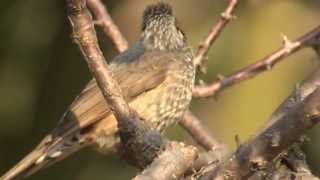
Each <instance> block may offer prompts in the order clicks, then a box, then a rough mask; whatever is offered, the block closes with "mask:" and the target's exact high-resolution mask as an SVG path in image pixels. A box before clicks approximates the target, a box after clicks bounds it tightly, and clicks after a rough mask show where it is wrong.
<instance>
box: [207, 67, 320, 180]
mask: <svg viewBox="0 0 320 180" xmlns="http://www.w3.org/2000/svg"><path fill="white" fill-rule="evenodd" d="M319 84H320V69H318V70H317V71H316V72H314V73H312V75H311V76H309V77H308V78H307V79H306V80H305V81H303V82H302V83H301V86H300V87H298V89H295V90H294V92H293V93H292V94H291V96H289V97H288V98H287V99H286V100H285V101H284V102H283V103H282V104H281V105H280V106H279V107H278V109H277V110H276V111H275V112H274V113H273V115H272V116H271V118H270V120H269V122H268V123H267V124H266V126H265V128H263V129H262V130H260V131H259V132H257V134H256V135H254V136H252V138H250V139H249V140H248V141H247V142H246V143H244V144H242V145H241V146H240V147H239V148H238V149H237V151H236V152H235V154H234V155H233V156H231V158H230V159H229V160H228V161H226V162H225V163H223V164H221V165H220V166H218V168H217V169H215V170H211V171H210V172H209V173H206V174H205V175H204V176H203V177H204V178H207V177H210V178H213V179H215V178H217V179H219V178H221V177H230V178H231V179H241V178H248V177H249V176H250V175H251V174H252V173H254V172H255V171H257V170H261V169H263V168H265V166H266V165H267V164H268V163H269V162H272V160H273V159H274V158H275V157H277V156H278V155H279V154H280V153H281V152H283V151H284V150H286V149H287V148H288V147H289V146H290V145H292V143H294V142H295V141H297V139H298V138H299V137H300V136H301V135H303V134H304V133H305V132H306V131H307V130H308V129H310V128H312V127H313V126H314V125H315V124H317V123H318V122H319V121H320V109H319V106H320V89H319Z"/></svg>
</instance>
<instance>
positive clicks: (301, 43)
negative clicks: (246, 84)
mask: <svg viewBox="0 0 320 180" xmlns="http://www.w3.org/2000/svg"><path fill="white" fill-rule="evenodd" d="M319 36H320V26H318V27H316V28H314V29H313V30H311V31H310V32H308V33H306V34H305V35H303V36H301V37H300V38H298V39H297V40H295V41H294V42H290V41H288V39H287V38H286V37H285V36H284V43H283V44H284V45H283V47H282V48H279V49H278V50H276V51H275V52H273V53H271V54H270V55H267V56H266V57H264V58H262V59H261V60H259V61H257V62H256V63H254V64H251V65H249V66H247V67H245V68H242V69H240V70H238V71H236V72H234V73H232V74H230V75H228V76H226V77H223V78H221V79H219V80H216V81H214V82H213V83H211V84H209V85H205V86H196V87H195V88H194V90H193V95H194V96H195V97H208V96H212V95H214V94H216V93H217V92H218V91H221V90H222V89H224V88H226V87H229V86H232V85H234V84H237V83H239V82H241V81H243V80H247V79H249V78H252V77H254V76H256V75H257V74H259V73H261V72H263V71H266V70H269V69H271V68H272V67H273V66H274V65H275V64H276V63H278V62H280V61H281V60H283V59H284V58H285V57H288V56H289V55H291V54H293V53H295V52H297V51H298V50H300V49H301V48H303V47H307V46H308V45H310V44H311V43H312V42H314V41H315V39H317V38H318V37H319Z"/></svg>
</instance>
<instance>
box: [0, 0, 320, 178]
mask: <svg viewBox="0 0 320 180" xmlns="http://www.w3.org/2000/svg"><path fill="white" fill-rule="evenodd" d="M104 2H105V3H106V4H107V7H108V9H109V11H110V13H111V15H112V16H113V18H114V20H115V22H116V23H117V24H118V25H119V27H120V29H121V31H122V32H123V33H124V35H125V36H126V37H127V38H128V40H129V42H130V43H132V42H134V40H135V39H137V37H138V35H139V30H140V24H141V15H142V12H143V9H144V7H145V6H146V5H148V4H150V3H152V2H155V1H151V0H149V1H147V0H108V1H106V0H105V1H104ZM169 2H170V3H171V4H172V6H173V8H174V12H175V14H176V16H177V17H178V19H179V21H180V24H181V25H182V28H183V29H184V30H185V32H186V35H187V36H188V40H189V43H190V44H191V45H192V46H193V47H194V49H195V50H196V48H197V46H198V44H199V42H200V40H202V39H203V37H204V36H206V34H207V32H208V30H209V28H210V27H211V25H212V24H213V23H214V22H215V21H216V20H217V18H218V17H219V14H220V13H221V12H222V11H223V9H224V8H225V6H226V3H227V1H225V0H201V1H194V0H176V1H169ZM64 6H65V4H64V1H61V0H60V1H52V0H32V1H31V0H24V1H14V0H10V1H9V0H2V1H1V6H0V22H1V23H0V40H1V43H0V174H3V173H4V172H5V171H6V170H8V169H9V168H10V167H12V166H13V165H14V164H15V163H17V162H18V161H19V160H20V159H21V158H22V157H23V156H24V155H26V154H27V153H28V152H30V151H31V150H32V149H33V148H34V147H35V146H36V145H37V144H38V143H39V141H40V140H41V139H42V138H43V137H44V135H45V134H46V133H48V132H49V131H50V130H51V129H53V127H54V126H55V124H56V123H57V121H58V120H59V118H60V116H61V115H62V114H63V112H64V110H65V109H66V108H67V107H68V105H69V104H70V103H71V102H72V100H73V99H74V97H76V95H77V93H79V92H80V90H81V89H82V88H83V87H84V85H85V84H86V82H87V81H88V80H89V79H90V74H89V72H88V69H87V66H86V64H85V61H84V60H83V58H82V56H81V54H80V51H79V49H78V47H77V46H76V45H75V44H74V43H73V42H72V40H71V38H70V32H71V29H70V26H69V22H68V20H67V18H66V17H67V16H66V9H65V7H64ZM319 9H320V2H319V1H318V0H305V1H301V0H281V1H279V0H247V1H241V0H240V6H239V7H238V9H237V10H236V14H237V17H238V18H237V20H236V21H233V22H232V23H231V24H230V25H228V27H227V28H226V29H225V31H224V32H223V34H222V36H221V37H220V38H219V39H218V41H217V42H216V43H215V44H214V45H213V47H212V48H211V51H210V53H209V58H208V62H207V65H208V74H207V75H204V76H202V77H203V79H204V80H206V81H210V80H213V79H215V77H216V74H218V73H219V74H229V73H231V72H233V71H234V70H237V69H239V68H241V67H243V66H245V65H248V64H250V63H253V62H255V61H256V60H258V59H259V58H261V57H263V56H265V55H266V54H268V53H270V52H272V51H273V50H275V49H276V48H277V47H279V46H281V36H280V35H281V34H282V33H283V34H285V35H287V36H288V37H289V38H290V39H292V40H293V39H295V38H296V37H298V36H299V35H302V34H303V33H305V32H307V31H308V30H310V29H312V28H313V27H315V26H317V25H318V24H319V23H320V21H319V19H320V10H319ZM98 32H99V39H100V44H101V47H102V48H103V51H104V54H105V56H106V58H107V59H108V60H111V59H112V58H113V57H114V56H115V55H116V54H117V52H116V50H115V48H114V47H112V44H111V43H110V40H109V39H108V38H107V37H106V36H105V35H104V34H103V33H102V32H101V30H100V29H99V28H98ZM318 60H319V58H318V57H317V56H316V55H315V53H314V52H313V51H312V50H309V49H306V50H302V51H300V52H298V53H296V54H294V55H293V56H291V57H289V58H287V59H286V61H285V62H282V63H281V64H279V65H277V66H276V67H275V68H274V69H272V70H270V71H268V72H266V73H263V74H261V75H259V76H258V77H256V78H254V79H252V80H249V81H246V82H243V83H241V84H239V85H236V86H234V87H231V88H229V89H227V90H225V91H223V92H222V93H220V94H219V96H218V100H214V98H209V99H201V100H200V99H195V100H193V103H192V107H191V109H192V111H193V112H194V113H195V114H196V115H197V116H198V117H199V118H200V119H202V120H203V123H205V124H206V125H207V126H208V127H209V128H210V129H211V130H212V132H213V133H214V134H215V135H216V136H217V137H218V138H219V139H220V140H222V141H224V142H226V143H228V144H229V145H230V146H232V147H235V141H234V136H235V135H236V134H238V135H239V136H240V138H241V140H243V141H244V140H246V139H247V138H248V137H249V136H250V135H252V134H253V133H254V132H255V131H256V130H257V129H259V127H261V126H262V125H263V123H264V122H265V120H267V118H268V117H269V116H270V115H271V113H272V112H273V111H274V109H275V108H276V107H277V106H278V105H279V104H280V103H281V102H282V101H283V100H284V99H285V97H287V96H288V95H289V93H291V91H292V90H293V88H294V87H295V85H296V83H297V82H299V81H300V80H302V79H303V78H304V77H305V76H306V75H307V74H308V73H309V72H311V71H312V70H313V69H315V68H317V66H318V64H319V62H318ZM167 136H168V137H170V138H172V139H175V140H180V141H184V142H187V143H189V144H191V143H194V142H193V141H192V139H191V138H190V137H189V136H188V134H186V133H185V132H184V131H183V130H182V129H181V128H180V127H178V126H176V127H173V128H171V129H170V130H169V132H168V133H167ZM319 136H320V127H316V128H314V129H313V130H312V131H310V132H309V133H308V137H309V138H310V141H309V142H307V143H306V144H305V150H306V152H307V158H308V161H309V163H310V165H311V166H312V169H313V171H314V173H316V174H317V175H318V176H319V175H320V168H319V167H320V155H319V153H318V152H320V143H319V142H320V141H319V140H318V139H317V138H319ZM135 173H136V169H135V168H132V167H130V166H129V165H127V164H126V162H124V161H123V160H121V159H120V158H119V157H118V156H117V155H115V154H108V155H101V154H98V153H97V152H95V151H94V150H93V149H90V148H87V149H85V150H82V151H80V152H78V153H76V154H75V155H73V156H71V157H69V158H67V159H66V160H64V161H63V162H60V163H58V164H56V165H54V166H52V167H50V168H48V169H46V170H43V171H40V172H39V173H37V174H35V175H34V176H32V177H31V178H30V179H35V180H40V179H42V180H43V179H46V180H49V179H56V178H58V179H77V180H86V179H95V180H99V179H106V178H107V179H128V178H129V177H132V176H133V175H134V174H135Z"/></svg>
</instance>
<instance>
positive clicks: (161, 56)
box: [0, 1, 195, 180]
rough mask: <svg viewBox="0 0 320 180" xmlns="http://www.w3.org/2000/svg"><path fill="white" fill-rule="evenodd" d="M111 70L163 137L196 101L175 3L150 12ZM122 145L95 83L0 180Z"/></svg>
mask: <svg viewBox="0 0 320 180" xmlns="http://www.w3.org/2000/svg"><path fill="white" fill-rule="evenodd" d="M109 69H110V70H111V72H112V74H113V78H114V79H115V80H116V81H117V82H118V83H119V85H120V88H121V90H122V93H123V96H124V99H125V100H126V101H127V102H128V103H129V106H130V107H131V108H132V109H134V110H135V111H136V112H137V113H138V115H139V116H140V117H141V118H142V119H143V120H144V121H145V122H146V123H147V124H148V125H149V126H150V127H151V128H152V129H154V130H157V131H159V132H161V133H163V132H164V131H165V130H166V129H167V128H168V127H170V126H172V125H174V124H176V123H177V122H178V121H179V119H181V118H182V116H183V114H184V113H185V112H186V110H187V109H188V106H189V104H190V101H191V99H192V88H193V85H194V81H195V80H194V79H195V65H194V63H193V52H192V48H191V47H190V46H189V45H188V43H187V38H186V36H185V33H184V32H183V31H182V30H181V28H180V26H179V24H178V21H177V19H176V17H175V16H174V14H173V10H172V7H171V6H170V4H168V3H165V2H162V1H160V2H157V3H154V4H151V5H149V6H147V7H146V8H145V10H144V12H143V17H142V25H141V33H140V36H139V37H138V38H137V40H136V41H135V42H134V43H133V44H132V46H130V47H129V48H128V49H127V50H126V51H124V52H122V53H120V54H119V55H117V56H116V57H115V58H114V59H113V61H112V62H111V63H109ZM119 143H120V138H119V134H118V127H117V121H116V118H115V116H114V115H113V114H112V112H111V110H110V108H109V107H108V104H107V102H106V101H105V100H104V98H103V95H102V94H101V92H100V90H99V88H98V86H97V83H96V81H95V79H92V80H90V81H89V83H88V84H87V85H86V86H85V88H84V89H83V90H82V91H81V93H80V94H79V95H78V96H77V97H76V98H75V100H74V101H73V102H72V103H71V105H70V106H69V107H68V109H67V110H66V111H65V113H64V114H63V115H62V117H61V118H60V120H59V121H58V123H57V125H56V127H55V128H54V129H53V130H52V131H51V132H50V133H49V134H48V135H46V136H45V137H44V138H43V139H42V141H41V142H40V143H39V145H38V146H37V147H36V148H35V149H34V150H32V151H31V152H30V153H29V154H27V156H25V157H24V158H23V159H22V160H21V161H20V162H19V163H18V164H17V165H15V166H14V167H13V168H11V169H10V170H9V171H8V172H6V173H5V174H4V175H3V176H2V177H1V178H0V179H1V180H12V179H22V178H26V177H29V176H30V175H32V174H34V173H35V172H37V171H38V170H40V169H43V168H45V167H48V166H50V165H52V164H54V163H56V162H58V161H60V160H62V159H64V158H66V157H67V156H69V155H71V154H72V153H74V152H76V151H78V150H80V149H82V148H84V147H87V146H94V147H96V149H97V150H98V151H100V152H108V151H110V150H111V149H114V148H116V147H118V145H119Z"/></svg>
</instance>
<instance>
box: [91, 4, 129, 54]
mask: <svg viewBox="0 0 320 180" xmlns="http://www.w3.org/2000/svg"><path fill="white" fill-rule="evenodd" d="M87 1H88V6H89V7H90V9H91V10H92V12H93V14H94V15H95V16H96V18H97V20H96V22H97V24H98V25H100V26H101V27H102V29H103V31H104V32H105V34H106V35H107V36H108V37H109V38H111V41H112V42H113V44H114V45H115V47H116V48H117V50H118V51H119V52H123V51H124V50H126V49H127V48H128V41H127V40H126V39H125V37H124V36H123V35H122V34H121V32H120V30H119V28H118V26H117V25H115V23H114V22H113V20H112V18H111V17H110V15H109V13H108V11H107V9H106V7H105V6H104V4H103V3H102V2H101V1H100V0H87Z"/></svg>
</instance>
